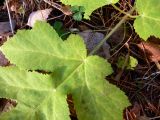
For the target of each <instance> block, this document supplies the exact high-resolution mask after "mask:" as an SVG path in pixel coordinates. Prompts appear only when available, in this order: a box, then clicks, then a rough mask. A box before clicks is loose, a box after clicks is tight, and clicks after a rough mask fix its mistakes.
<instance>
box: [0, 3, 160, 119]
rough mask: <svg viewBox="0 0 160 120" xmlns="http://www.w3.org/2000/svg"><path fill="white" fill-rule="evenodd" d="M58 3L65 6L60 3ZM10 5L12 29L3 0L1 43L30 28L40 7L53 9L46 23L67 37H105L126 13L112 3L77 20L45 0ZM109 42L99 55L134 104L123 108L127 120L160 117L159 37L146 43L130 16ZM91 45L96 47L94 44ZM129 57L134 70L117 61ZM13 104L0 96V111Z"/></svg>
mask: <svg viewBox="0 0 160 120" xmlns="http://www.w3.org/2000/svg"><path fill="white" fill-rule="evenodd" d="M24 1H25V2H24ZM56 3H57V4H59V5H62V4H61V3H60V2H56ZM132 5H133V3H131V0H120V2H119V3H118V4H117V6H118V7H119V8H120V9H121V10H123V11H126V12H127V11H129V10H130V9H131V7H132ZM24 6H25V7H24ZM8 8H9V13H10V15H11V18H12V22H13V29H11V28H10V23H9V20H10V19H9V13H8V11H7V10H8V9H7V6H6V4H5V2H4V1H1V3H0V44H1V45H2V44H3V43H4V42H5V41H6V40H7V37H11V36H13V34H12V32H14V33H16V31H17V30H19V29H31V27H29V26H27V22H28V18H29V15H30V14H31V13H32V12H33V11H37V10H44V9H47V8H52V9H53V10H52V12H51V13H50V15H49V16H48V18H47V22H49V23H50V24H51V25H52V26H53V27H55V28H57V29H58V31H59V32H60V34H61V35H62V37H63V38H64V39H65V38H66V37H67V35H69V34H70V33H77V32H83V31H86V30H90V31H94V32H96V33H98V34H99V33H100V35H102V36H101V37H103V35H106V34H107V33H108V32H109V31H110V30H111V29H112V28H114V26H115V25H116V24H117V23H118V22H119V21H120V20H121V19H122V17H123V16H124V14H123V13H121V12H120V11H118V10H116V9H115V8H114V7H113V6H104V7H102V8H99V9H97V10H95V11H94V12H93V13H92V15H91V19H90V20H85V19H82V20H80V21H76V20H74V19H73V16H72V15H67V13H68V8H65V7H63V8H64V9H63V10H62V11H61V10H58V9H56V8H54V7H53V6H51V5H49V4H47V3H45V2H44V1H42V2H38V1H36V0H21V1H20V0H10V2H9V3H8ZM66 9H67V10H66ZM66 12H67V13H66ZM101 37H100V39H101ZM106 43H107V45H108V48H107V50H105V49H101V50H100V51H99V52H97V54H99V55H101V56H103V57H104V58H105V59H107V60H108V61H109V62H110V63H111V65H112V67H113V69H114V73H113V74H112V75H110V76H108V77H107V80H109V81H110V82H111V83H113V84H115V85H117V86H118V87H119V88H120V89H121V90H123V91H124V92H125V93H126V95H127V96H128V98H129V100H130V102H131V104H132V106H129V107H128V108H126V109H125V110H124V119H125V120H160V71H159V70H160V67H159V66H158V64H157V63H156V62H154V60H153V58H155V57H156V59H160V58H158V56H160V48H159V46H158V45H160V40H159V39H157V38H154V37H150V38H149V40H148V41H147V42H144V41H143V40H142V39H141V38H140V37H139V36H138V35H137V34H136V33H135V31H134V28H133V19H132V18H128V20H127V22H125V23H124V24H122V26H121V27H120V28H119V29H117V31H116V32H115V33H114V34H113V35H112V36H111V37H110V38H109V39H108V40H107V42H106ZM88 44H90V43H88ZM90 46H91V47H93V46H92V45H90ZM145 47H146V48H147V49H145ZM106 54H107V55H106ZM129 56H132V57H134V58H135V59H136V60H137V61H138V64H137V65H136V66H135V67H134V68H132V69H127V65H128V63H127V62H124V64H123V65H122V66H121V67H118V65H117V64H120V63H119V62H118V60H119V58H120V57H123V58H124V60H125V61H128V59H129ZM8 64H9V61H8V60H6V59H5V57H4V55H3V53H1V52H0V65H1V66H7V65H8ZM68 99H69V98H68ZM68 101H69V102H68V103H69V105H70V111H71V118H73V120H76V113H75V111H74V109H73V103H72V101H70V100H68ZM11 103H12V101H11V100H6V99H0V110H4V108H6V106H7V104H11ZM12 104H13V103H12Z"/></svg>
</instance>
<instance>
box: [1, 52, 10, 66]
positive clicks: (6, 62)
mask: <svg viewBox="0 0 160 120" xmlns="http://www.w3.org/2000/svg"><path fill="white" fill-rule="evenodd" d="M8 64H9V61H8V60H7V59H6V58H5V56H4V55H3V53H2V52H1V51H0V66H7V65H8Z"/></svg>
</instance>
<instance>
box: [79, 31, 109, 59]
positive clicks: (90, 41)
mask: <svg viewBox="0 0 160 120" xmlns="http://www.w3.org/2000/svg"><path fill="white" fill-rule="evenodd" d="M78 34H79V35H80V36H81V37H82V38H83V39H84V42H85V44H86V46H87V49H88V51H89V52H91V51H92V50H93V49H94V48H95V47H96V46H97V45H98V44H99V43H100V41H101V40H102V39H103V38H104V35H103V34H102V33H100V32H94V31H92V30H85V31H83V32H79V33H78ZM102 48H103V54H104V56H105V57H106V59H109V58H110V45H109V44H108V43H106V42H105V43H104V44H103V46H102ZM98 54H99V55H101V53H100V51H98Z"/></svg>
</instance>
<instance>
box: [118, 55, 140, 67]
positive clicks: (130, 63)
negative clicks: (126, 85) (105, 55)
mask: <svg viewBox="0 0 160 120" xmlns="http://www.w3.org/2000/svg"><path fill="white" fill-rule="evenodd" d="M125 61H126V57H124V56H120V57H119V58H118V62H117V67H118V68H123V66H124V64H125ZM137 64H138V61H137V59H136V58H134V57H132V56H129V60H128V62H127V64H126V69H130V70H134V68H135V67H136V66H137Z"/></svg>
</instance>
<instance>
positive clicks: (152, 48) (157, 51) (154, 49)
mask: <svg viewBox="0 0 160 120" xmlns="http://www.w3.org/2000/svg"><path fill="white" fill-rule="evenodd" d="M137 46H138V47H139V48H140V49H141V50H142V51H145V52H146V55H147V57H148V59H149V60H150V61H151V62H158V61H160V46H159V45H158V44H154V43H152V42H141V43H139V44H137Z"/></svg>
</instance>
